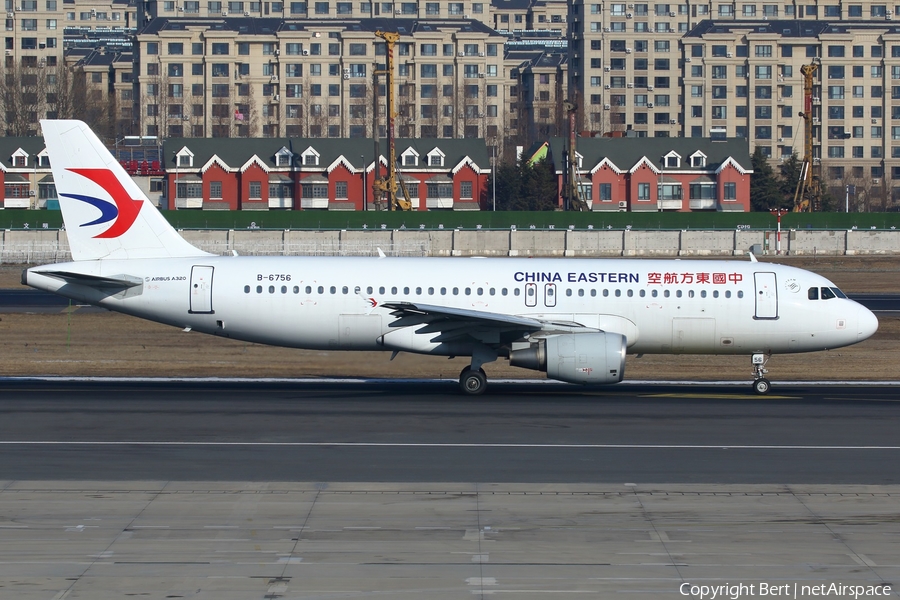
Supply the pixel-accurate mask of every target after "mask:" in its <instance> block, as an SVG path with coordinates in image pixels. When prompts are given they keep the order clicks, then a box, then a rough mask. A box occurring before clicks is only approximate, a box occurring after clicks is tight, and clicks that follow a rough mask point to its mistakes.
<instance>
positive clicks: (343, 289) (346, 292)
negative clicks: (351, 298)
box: [341, 285, 350, 294]
mask: <svg viewBox="0 0 900 600" xmlns="http://www.w3.org/2000/svg"><path fill="white" fill-rule="evenodd" d="M341 292H343V293H344V294H349V293H350V288H348V287H347V286H346V285H345V286H344V287H342V288H341Z"/></svg>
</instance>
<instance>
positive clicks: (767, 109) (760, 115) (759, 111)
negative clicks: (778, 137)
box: [756, 106, 772, 119]
mask: <svg viewBox="0 0 900 600" xmlns="http://www.w3.org/2000/svg"><path fill="white" fill-rule="evenodd" d="M756 118H757V119H771V118H772V107H771V106H757V107H756Z"/></svg>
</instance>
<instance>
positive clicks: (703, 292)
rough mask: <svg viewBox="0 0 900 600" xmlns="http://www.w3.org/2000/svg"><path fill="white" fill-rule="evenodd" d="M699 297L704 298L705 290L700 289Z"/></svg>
mask: <svg viewBox="0 0 900 600" xmlns="http://www.w3.org/2000/svg"><path fill="white" fill-rule="evenodd" d="M700 297H701V298H706V290H700Z"/></svg>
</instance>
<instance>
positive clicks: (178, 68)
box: [168, 63, 184, 77]
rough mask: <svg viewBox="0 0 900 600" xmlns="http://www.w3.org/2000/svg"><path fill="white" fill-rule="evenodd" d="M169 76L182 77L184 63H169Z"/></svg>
mask: <svg viewBox="0 0 900 600" xmlns="http://www.w3.org/2000/svg"><path fill="white" fill-rule="evenodd" d="M168 73H169V77H184V65H183V64H181V63H169V69H168Z"/></svg>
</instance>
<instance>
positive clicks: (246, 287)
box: [244, 285, 250, 294]
mask: <svg viewBox="0 0 900 600" xmlns="http://www.w3.org/2000/svg"><path fill="white" fill-rule="evenodd" d="M244 293H245V294H249V293H250V286H249V285H245V286H244Z"/></svg>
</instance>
